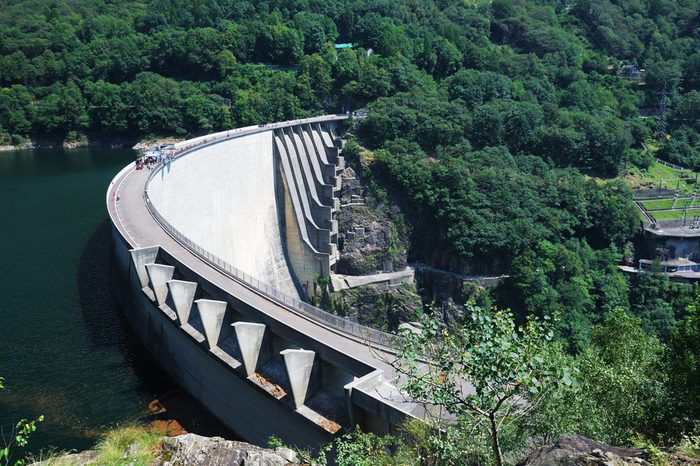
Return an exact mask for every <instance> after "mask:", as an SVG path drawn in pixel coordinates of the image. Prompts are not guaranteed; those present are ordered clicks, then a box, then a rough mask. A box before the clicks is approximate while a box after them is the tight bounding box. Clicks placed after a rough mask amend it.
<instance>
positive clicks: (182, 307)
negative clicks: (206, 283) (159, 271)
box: [167, 280, 197, 325]
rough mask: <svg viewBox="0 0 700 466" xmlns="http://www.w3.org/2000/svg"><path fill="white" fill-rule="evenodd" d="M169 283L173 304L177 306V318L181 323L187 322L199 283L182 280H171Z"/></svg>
mask: <svg viewBox="0 0 700 466" xmlns="http://www.w3.org/2000/svg"><path fill="white" fill-rule="evenodd" d="M167 285H168V289H169V290H170V299H171V300H172V301H173V306H175V313H176V314H177V319H178V320H179V321H180V325H182V324H186V323H187V322H189V320H190V312H191V311H192V304H193V303H194V295H195V293H196V292H197V284H196V283H195V282H186V281H182V280H169V281H168V282H167Z"/></svg>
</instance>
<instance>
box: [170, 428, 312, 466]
mask: <svg viewBox="0 0 700 466" xmlns="http://www.w3.org/2000/svg"><path fill="white" fill-rule="evenodd" d="M156 464H158V465H160V466H176V465H177V466H218V465H220V466H224V465H226V466H229V465H230V466H244V465H245V466H287V465H297V464H299V463H298V462H297V457H296V453H294V452H293V451H292V450H289V449H288V448H277V449H275V450H269V449H264V448H260V447H256V446H255V445H251V444H249V443H244V442H236V441H232V440H224V439H222V438H221V437H211V438H210V437H202V436H200V435H196V434H185V435H178V436H177V437H168V438H166V439H165V441H164V442H163V452H162V453H161V455H160V460H159V461H158V462H156Z"/></svg>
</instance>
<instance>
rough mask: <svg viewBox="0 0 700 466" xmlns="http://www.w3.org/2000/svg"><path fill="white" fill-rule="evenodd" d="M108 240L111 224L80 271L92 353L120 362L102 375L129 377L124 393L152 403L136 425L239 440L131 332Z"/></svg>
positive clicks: (95, 239)
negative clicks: (116, 287)
mask: <svg viewBox="0 0 700 466" xmlns="http://www.w3.org/2000/svg"><path fill="white" fill-rule="evenodd" d="M111 234H112V232H111V227H110V223H109V220H108V219H105V220H104V221H102V222H101V223H100V224H99V226H98V227H97V229H95V231H94V232H93V233H92V234H91V235H90V237H89V239H88V241H87V242H86V244H85V248H84V249H83V251H82V254H81V257H80V265H79V271H78V298H79V303H80V310H81V314H82V318H83V320H84V324H85V326H86V329H87V332H88V335H89V341H90V344H91V347H93V348H100V347H107V348H109V349H110V350H111V351H113V352H116V353H118V354H119V355H121V356H122V357H120V358H115V359H113V360H111V361H105V367H104V368H103V370H104V372H105V374H110V373H114V374H120V373H125V372H126V373H128V374H130V375H132V376H133V378H134V379H135V380H136V386H135V387H134V386H130V385H125V388H124V390H136V391H138V392H141V394H145V395H146V397H147V398H150V399H151V400H152V401H151V402H150V403H148V405H145V406H143V414H142V415H141V417H140V418H139V419H138V420H139V421H143V422H150V423H151V424H152V425H154V426H155V427H159V428H163V429H165V430H166V431H168V432H169V433H171V434H173V435H175V434H179V433H183V430H184V431H186V432H192V433H196V434H200V435H206V436H215V435H216V436H220V437H224V438H227V439H239V438H240V436H239V435H237V434H235V433H233V432H232V431H230V430H229V429H227V428H226V427H225V426H224V425H223V424H221V423H220V422H219V421H218V420H217V419H216V418H214V417H213V416H212V415H211V414H209V412H208V411H206V409H205V408H204V407H203V406H202V405H201V404H199V403H198V402H197V401H196V400H195V399H194V398H192V397H191V396H190V395H189V394H188V393H187V392H185V391H184V389H182V388H181V387H180V386H179V385H178V384H177V382H175V380H174V379H173V378H171V377H170V376H169V375H168V374H167V372H165V370H163V369H162V368H161V367H160V365H159V364H158V362H157V361H156V360H155V359H154V358H153V357H152V356H151V354H150V353H149V352H148V351H147V350H146V348H145V347H144V346H143V345H142V344H141V343H140V342H139V341H138V339H137V337H136V335H135V334H134V333H133V331H132V330H131V328H130V327H129V324H128V322H127V321H126V319H125V318H124V316H123V315H122V313H121V311H120V309H119V305H118V303H117V299H116V297H115V295H114V291H113V287H112V284H111V283H110V280H112V279H113V278H112V277H113V275H112V274H111V251H110V244H111ZM104 383H117V384H118V383H119V381H118V380H117V381H115V380H110V379H109V378H108V377H106V378H105V382H104ZM135 395H136V394H135ZM105 402H109V400H105ZM117 408H118V407H117Z"/></svg>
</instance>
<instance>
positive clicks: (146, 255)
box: [129, 246, 160, 288]
mask: <svg viewBox="0 0 700 466" xmlns="http://www.w3.org/2000/svg"><path fill="white" fill-rule="evenodd" d="M159 249H160V246H149V247H146V248H135V249H130V250H129V253H130V254H131V262H133V264H134V269H136V273H137V274H138V276H139V282H141V288H146V287H147V286H148V272H147V271H146V264H153V263H154V262H155V261H156V257H157V256H158V250H159Z"/></svg>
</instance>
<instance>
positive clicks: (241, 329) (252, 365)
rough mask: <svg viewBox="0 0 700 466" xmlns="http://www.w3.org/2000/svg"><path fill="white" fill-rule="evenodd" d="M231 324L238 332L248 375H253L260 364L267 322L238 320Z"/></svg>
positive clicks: (237, 337)
mask: <svg viewBox="0 0 700 466" xmlns="http://www.w3.org/2000/svg"><path fill="white" fill-rule="evenodd" d="M231 325H232V327H233V329H234V331H235V332H236V339H237V340H238V347H239V348H240V350H241V356H243V365H244V366H245V372H246V375H248V376H251V375H253V373H254V372H255V369H256V367H257V365H258V357H259V356H260V348H261V346H262V342H263V337H264V336H265V324H256V323H253V322H236V323H234V324H231Z"/></svg>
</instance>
